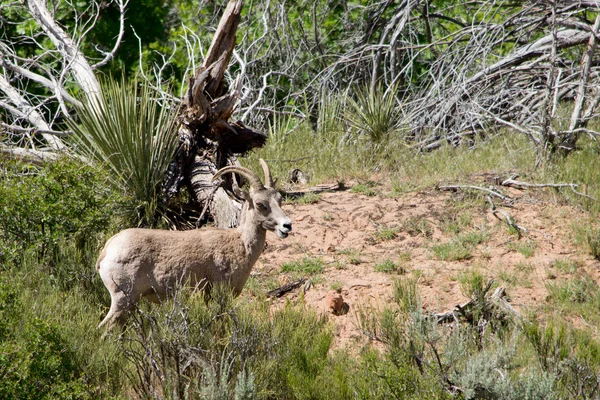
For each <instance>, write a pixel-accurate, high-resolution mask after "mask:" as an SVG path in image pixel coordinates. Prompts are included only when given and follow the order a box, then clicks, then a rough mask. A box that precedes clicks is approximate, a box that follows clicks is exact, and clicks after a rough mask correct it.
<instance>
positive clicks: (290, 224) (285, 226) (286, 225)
mask: <svg viewBox="0 0 600 400" xmlns="http://www.w3.org/2000/svg"><path fill="white" fill-rule="evenodd" d="M283 227H284V228H285V229H287V230H288V232H291V231H292V223H291V222H288V223H286V224H283Z"/></svg>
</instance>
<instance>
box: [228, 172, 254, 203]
mask: <svg viewBox="0 0 600 400" xmlns="http://www.w3.org/2000/svg"><path fill="white" fill-rule="evenodd" d="M231 189H233V194H234V195H235V196H236V197H237V198H239V199H243V200H246V201H248V200H250V193H248V192H246V191H245V190H243V189H242V188H240V186H239V185H238V182H237V177H236V176H235V174H234V175H233V177H232V182H231Z"/></svg>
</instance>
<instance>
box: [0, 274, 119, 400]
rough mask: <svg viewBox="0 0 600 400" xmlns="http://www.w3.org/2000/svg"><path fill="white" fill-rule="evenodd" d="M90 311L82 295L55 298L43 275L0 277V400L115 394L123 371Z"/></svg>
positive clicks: (55, 295) (2, 275)
mask: <svg viewBox="0 0 600 400" xmlns="http://www.w3.org/2000/svg"><path fill="white" fill-rule="evenodd" d="M26 288H28V289H29V290H26ZM34 291H35V292H34ZM90 311H91V310H90V307H87V308H86V301H85V300H83V297H82V296H78V295H75V296H71V295H69V294H64V293H63V294H62V295H57V294H56V292H55V290H52V287H51V286H50V284H48V283H47V282H44V281H43V272H39V271H38V272H35V271H32V272H30V273H28V274H22V273H20V272H18V271H13V272H12V274H11V276H8V275H7V273H6V272H2V273H0V398H2V399H54V398H73V399H87V398H90V399H91V398H98V397H99V396H101V395H102V394H103V393H104V394H111V393H112V394H113V395H114V394H116V393H118V391H119V389H120V382H121V380H120V378H119V376H120V375H121V374H122V372H120V371H119V369H120V367H119V365H118V363H116V362H115V358H114V356H115V353H112V356H111V355H110V354H111V350H110V349H111V348H112V346H111V345H110V344H101V343H100V342H99V334H97V333H96V332H94V328H95V324H96V323H97V321H93V319H94V313H92V312H90Z"/></svg>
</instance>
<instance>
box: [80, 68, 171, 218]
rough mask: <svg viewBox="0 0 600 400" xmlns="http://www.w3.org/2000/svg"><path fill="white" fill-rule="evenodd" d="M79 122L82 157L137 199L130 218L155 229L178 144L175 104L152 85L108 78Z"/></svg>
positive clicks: (130, 205) (87, 103)
mask: <svg viewBox="0 0 600 400" xmlns="http://www.w3.org/2000/svg"><path fill="white" fill-rule="evenodd" d="M77 111H78V113H77V114H78V117H79V122H77V123H76V122H72V121H71V122H70V123H69V127H70V128H71V129H72V130H73V131H74V133H75V135H74V136H75V140H76V147H75V148H76V151H77V152H78V153H79V154H81V155H82V156H84V157H85V158H87V159H89V160H91V161H93V162H97V163H100V164H102V165H104V166H105V167H106V168H107V169H108V171H109V172H110V177H111V178H110V179H111V183H112V184H113V185H114V186H115V187H116V188H117V189H119V190H121V191H123V192H124V194H125V195H126V196H127V197H128V198H129V199H131V201H130V202H129V203H128V204H127V205H126V206H125V212H126V215H127V216H128V217H129V218H131V219H133V222H134V223H136V224H137V225H138V226H155V225H156V224H157V222H158V221H159V220H160V217H161V215H163V216H164V215H165V214H164V210H165V207H166V204H164V201H163V200H162V196H161V185H162V183H163V181H164V177H165V174H166V171H167V168H168V166H169V163H170V162H171V160H172V158H173V155H174V153H175V150H176V147H177V144H178V138H177V135H176V133H175V116H176V113H175V112H174V110H173V107H172V105H171V104H167V105H165V104H161V103H160V102H159V101H158V100H157V99H156V98H155V97H154V93H153V91H152V89H151V88H150V87H149V85H148V84H145V83H140V82H138V81H137V79H134V80H133V81H131V82H127V81H126V80H125V78H122V79H121V80H120V81H118V80H115V79H113V78H107V79H106V80H104V81H103V82H102V93H101V95H100V99H99V100H98V101H95V100H90V99H86V100H84V101H83V105H82V107H80V108H79V109H78V110H77Z"/></svg>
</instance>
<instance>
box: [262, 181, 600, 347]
mask: <svg viewBox="0 0 600 400" xmlns="http://www.w3.org/2000/svg"><path fill="white" fill-rule="evenodd" d="M383 192H384V193H385V190H384V191H383ZM512 195H514V196H515V197H518V200H517V201H516V202H515V203H514V205H513V206H512V207H505V206H502V207H499V209H501V210H503V211H505V212H506V213H508V214H509V215H510V216H511V217H512V218H513V219H515V220H516V221H517V223H518V225H520V226H522V227H524V228H527V232H525V233H524V234H523V236H522V237H521V238H520V239H519V238H518V237H517V235H516V234H514V232H512V233H511V232H510V231H509V229H508V226H507V224H506V223H505V222H503V221H500V220H499V219H498V218H496V217H495V216H494V215H493V214H492V212H491V211H490V209H489V205H488V203H487V202H486V200H485V199H484V198H483V197H481V196H479V197H477V196H473V195H467V194H464V193H448V192H440V191H437V190H435V189H432V190H430V191H426V192H419V193H408V194H404V195H401V196H399V197H390V196H388V195H386V194H379V195H376V196H372V197H368V196H365V195H362V194H358V193H351V192H350V191H340V192H334V193H326V194H322V195H321V198H320V200H319V201H318V202H316V203H314V204H289V205H285V206H284V208H285V210H286V211H287V212H288V214H289V215H290V217H291V218H292V220H293V222H294V232H293V234H292V235H291V236H290V237H289V238H287V239H285V240H279V239H277V238H276V237H275V235H272V234H270V233H269V236H268V237H267V242H268V245H267V249H266V250H265V253H263V255H262V256H261V258H260V259H259V261H258V263H257V265H256V267H255V271H254V272H253V281H254V282H255V284H258V285H259V286H261V287H262V288H263V289H265V290H266V289H267V288H269V289H270V288H273V287H274V286H278V285H283V284H285V283H287V282H289V281H290V280H294V279H297V278H298V277H299V276H300V275H301V274H298V273H291V274H290V273H283V272H281V266H282V265H283V264H284V263H287V262H292V261H297V260H302V259H303V258H305V257H311V258H320V259H321V260H322V261H323V264H324V272H323V273H322V274H319V275H316V276H312V277H309V279H311V280H312V283H313V284H312V285H311V286H310V288H309V289H308V290H307V291H306V292H305V295H304V301H305V304H306V307H307V308H311V309H315V310H318V312H320V313H324V314H327V315H329V318H330V319H331V320H332V322H333V325H334V327H335V335H336V342H335V343H336V347H339V346H348V345H350V346H352V345H353V344H352V343H355V344H360V343H362V342H364V340H365V337H364V335H362V334H361V330H360V329H359V324H358V321H359V318H358V314H359V312H361V311H362V312H372V311H373V310H380V309H382V308H383V307H384V306H385V305H386V304H388V303H390V302H392V301H393V293H392V292H393V290H392V289H393V281H394V280H395V279H398V278H399V277H401V276H408V277H413V278H416V279H418V287H419V290H420V295H421V300H422V303H423V308H424V309H426V310H427V311H430V312H441V311H447V310H449V309H451V308H452V307H453V306H454V305H455V304H458V303H463V302H465V301H467V300H468V299H467V298H466V297H465V296H464V294H463V290H461V284H460V281H461V279H460V278H461V274H462V275H464V273H465V272H466V271H473V270H477V271H478V272H479V273H481V274H483V275H484V276H485V277H486V278H494V279H495V280H496V282H498V283H499V284H500V285H501V286H503V287H505V288H506V289H507V292H508V295H509V298H510V299H511V304H512V305H513V306H514V307H515V308H516V309H518V310H521V311H525V310H526V309H527V310H539V309H541V307H543V305H544V304H546V301H547V296H548V290H547V284H548V282H550V281H557V280H560V279H566V278H567V275H568V273H567V272H561V270H560V269H559V268H556V267H554V266H553V265H554V263H555V262H556V261H557V260H559V261H568V262H572V263H574V265H576V267H577V269H578V270H579V271H578V273H586V274H589V275H590V276H592V277H593V278H594V279H595V280H596V281H598V278H600V276H599V274H598V271H599V269H598V267H599V266H600V265H599V263H598V262H597V261H596V260H594V259H593V258H592V257H591V256H590V255H588V254H587V253H586V252H585V251H584V250H583V249H581V248H579V247H577V246H576V245H575V244H574V243H573V240H572V233H571V229H570V223H571V221H573V220H575V219H578V218H582V217H583V216H584V215H585V214H584V213H583V212H580V211H577V210H575V209H573V208H572V207H568V206H565V205H560V204H556V203H555V202H554V201H552V199H550V200H548V199H546V200H542V198H543V197H544V196H542V195H541V194H538V195H539V196H537V197H533V196H532V195H531V194H529V193H526V192H518V191H515V192H514V193H512ZM546 197H547V196H546ZM497 205H498V206H499V204H497ZM469 233H471V234H473V235H475V236H477V237H480V238H482V237H483V242H482V243H480V244H477V245H473V246H471V247H470V257H467V258H466V259H462V260H460V261H443V260H441V259H440V256H436V254H435V252H434V247H435V246H436V245H439V244H441V243H448V242H450V241H452V240H454V241H456V240H458V238H459V237H464V236H465V235H468V234H469ZM386 260H389V261H392V262H394V263H395V264H396V265H397V266H398V268H399V270H398V271H396V272H392V273H385V272H376V270H375V268H376V265H377V264H380V263H382V262H384V261H386ZM332 287H335V288H338V287H341V294H342V296H343V298H344V301H345V302H347V303H348V305H349V306H350V308H349V312H348V313H347V314H345V315H340V316H335V315H333V314H332V313H330V312H329V310H328V307H327V304H326V303H325V300H324V299H325V296H326V294H327V293H328V292H330V291H331V290H332ZM301 290H302V289H297V290H295V291H292V292H290V293H288V294H287V295H286V296H285V297H283V298H281V299H278V300H275V301H273V304H274V306H278V305H280V304H282V303H284V302H285V301H286V299H291V300H293V299H297V298H298V297H299V295H300V291H301Z"/></svg>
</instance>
